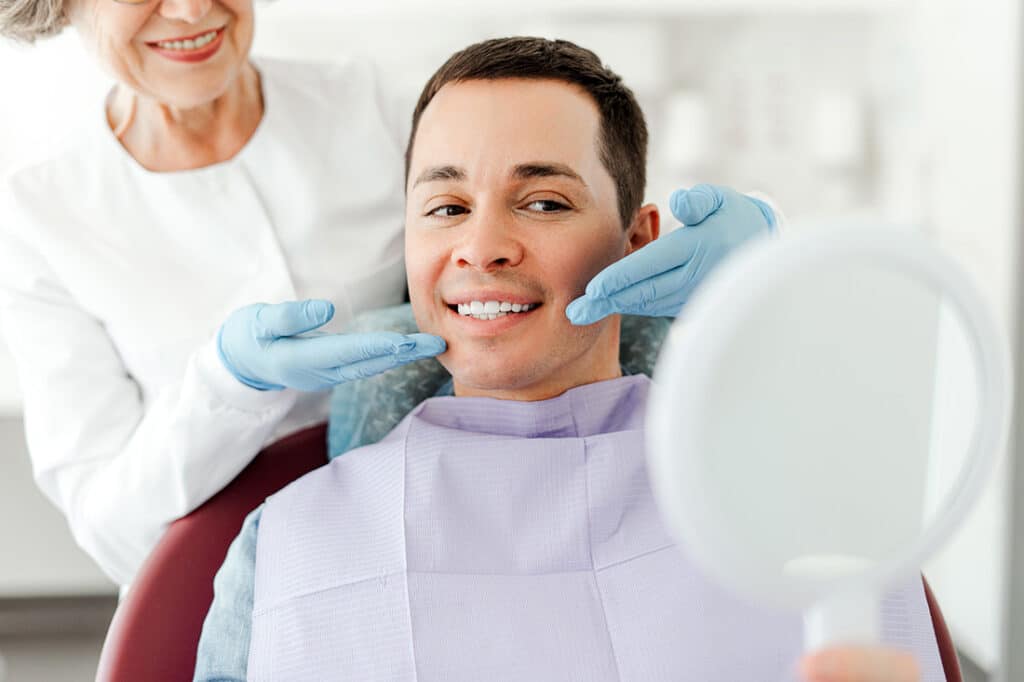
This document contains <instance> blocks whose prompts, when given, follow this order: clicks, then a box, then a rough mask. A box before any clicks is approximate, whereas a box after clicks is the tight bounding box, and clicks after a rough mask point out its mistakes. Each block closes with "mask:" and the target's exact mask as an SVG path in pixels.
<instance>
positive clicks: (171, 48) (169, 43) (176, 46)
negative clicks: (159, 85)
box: [146, 25, 227, 62]
mask: <svg viewBox="0 0 1024 682" xmlns="http://www.w3.org/2000/svg"><path fill="white" fill-rule="evenodd" d="M226 28H227V26H226V25H225V26H221V27H220V28H215V29H210V30H209V31H204V32H203V33H196V34H194V35H190V36H182V37H178V38H172V39H170V40H155V41H152V42H147V43H146V45H147V46H148V47H150V48H151V49H152V50H153V51H154V52H157V53H158V54H160V55H162V56H164V57H167V58H168V59H172V60H174V61H180V62H199V61H203V60H206V59H209V58H210V57H212V56H213V55H214V54H215V53H216V52H217V50H218V49H220V46H221V44H222V43H223V42H224V32H225V29H226Z"/></svg>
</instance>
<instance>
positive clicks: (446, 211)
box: [427, 204, 469, 218]
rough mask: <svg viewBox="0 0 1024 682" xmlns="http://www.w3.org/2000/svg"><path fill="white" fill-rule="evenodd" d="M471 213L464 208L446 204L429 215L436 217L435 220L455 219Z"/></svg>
mask: <svg viewBox="0 0 1024 682" xmlns="http://www.w3.org/2000/svg"><path fill="white" fill-rule="evenodd" d="M468 212H469V211H468V210H467V209H466V208H465V207H464V206H456V205H455V204H445V205H444V206H438V207H437V208H435V209H434V210H433V211H430V212H429V213H427V215H428V216H434V217H435V218H454V217H455V216H460V215H463V214H465V213H468Z"/></svg>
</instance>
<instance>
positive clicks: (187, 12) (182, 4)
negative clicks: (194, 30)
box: [160, 0, 213, 24]
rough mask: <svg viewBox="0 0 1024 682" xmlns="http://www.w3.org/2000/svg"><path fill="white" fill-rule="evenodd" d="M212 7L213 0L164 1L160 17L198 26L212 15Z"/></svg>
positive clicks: (161, 4)
mask: <svg viewBox="0 0 1024 682" xmlns="http://www.w3.org/2000/svg"><path fill="white" fill-rule="evenodd" d="M212 6H213V0H163V1H162V2H161V3H160V16H162V17H163V18H164V19H172V20H176V21H184V22H185V23H188V24H196V23H199V21H200V20H201V19H202V18H203V17H205V16H206V15H207V14H209V13H210V8H211V7H212Z"/></svg>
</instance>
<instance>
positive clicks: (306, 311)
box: [256, 299, 334, 338]
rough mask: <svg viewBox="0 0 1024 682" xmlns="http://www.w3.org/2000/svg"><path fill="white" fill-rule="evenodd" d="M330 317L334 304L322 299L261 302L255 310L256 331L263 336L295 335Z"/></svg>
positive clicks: (316, 325) (322, 322)
mask: <svg viewBox="0 0 1024 682" xmlns="http://www.w3.org/2000/svg"><path fill="white" fill-rule="evenodd" d="M332 317H334V304H333V303H331V302H330V301H324V300H322V299H308V300H305V301H287V302H285V303H275V304H263V305H261V306H260V307H259V309H258V310H257V311H256V326H257V330H256V331H257V333H258V334H260V335H261V336H263V337H264V338H280V337H284V336H295V335H296V334H302V333H305V332H308V331H312V330H314V329H316V328H317V327H321V326H323V325H325V324H327V322H329V321H330V319H331V318H332Z"/></svg>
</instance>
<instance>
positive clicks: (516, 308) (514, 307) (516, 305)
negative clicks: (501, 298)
mask: <svg viewBox="0 0 1024 682" xmlns="http://www.w3.org/2000/svg"><path fill="white" fill-rule="evenodd" d="M509 309H510V310H511V311H512V312H514V313H518V312H519V311H520V310H522V309H523V306H522V305H520V304H519V303H513V304H511V306H509Z"/></svg>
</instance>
